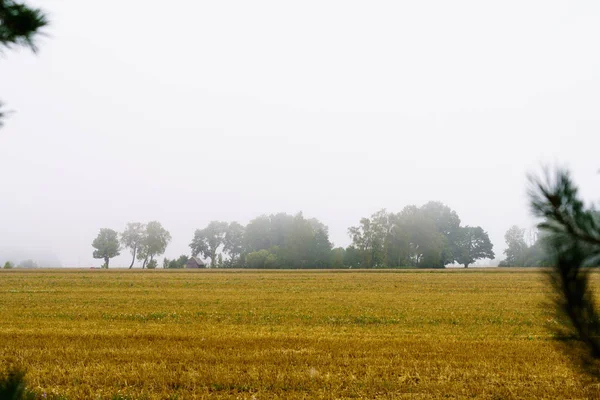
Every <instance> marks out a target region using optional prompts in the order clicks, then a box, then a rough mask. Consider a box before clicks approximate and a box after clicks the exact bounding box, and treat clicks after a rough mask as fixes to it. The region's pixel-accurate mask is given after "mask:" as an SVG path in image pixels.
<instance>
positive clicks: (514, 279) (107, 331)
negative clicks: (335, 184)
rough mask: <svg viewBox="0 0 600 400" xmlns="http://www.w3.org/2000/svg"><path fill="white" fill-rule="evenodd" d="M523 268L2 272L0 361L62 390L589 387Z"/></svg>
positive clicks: (92, 394)
mask: <svg viewBox="0 0 600 400" xmlns="http://www.w3.org/2000/svg"><path fill="white" fill-rule="evenodd" d="M550 296H551V290H550V288H549V286H548V284H547V282H546V280H545V278H544V276H543V274H541V273H540V271H537V270H487V271H485V270H466V271H465V270H459V271H393V272H383V271H372V272H354V271H352V272H350V271H339V272H332V271H261V272H257V271H243V272H240V271H225V272H222V271H210V270H207V271H159V270H154V271H148V270H146V271H140V270H138V271H128V270H109V271H100V270H86V271H64V270H61V271H59V270H29V271H26V270H4V271H1V272H0V361H1V362H2V363H4V364H5V365H6V364H8V363H17V364H20V365H25V366H27V368H28V372H27V380H28V384H29V387H30V388H31V389H33V390H35V391H36V392H37V393H39V394H40V395H43V394H44V393H46V396H48V397H53V396H61V397H60V398H67V399H89V398H108V399H113V398H114V399H126V398H127V399H128V398H132V399H137V398H144V399H145V398H147V399H165V398H179V399H188V398H206V397H211V398H242V399H243V398H256V399H265V398H281V399H287V398H411V399H427V398H482V399H504V398H552V399H556V398H597V397H599V396H600V389H599V387H598V385H597V384H594V383H593V382H590V381H589V380H587V379H586V378H585V376H584V375H582V374H581V373H580V372H578V371H577V370H576V369H575V368H574V367H573V365H572V364H571V363H570V362H569V360H568V359H567V357H566V356H565V355H564V353H563V352H561V351H560V350H559V348H558V347H557V341H556V340H555V339H554V338H553V334H552V333H551V332H552V331H551V329H552V327H553V326H556V324H557V321H556V320H555V317H554V312H553V307H552V306H550V305H549V303H548V302H549V300H550Z"/></svg>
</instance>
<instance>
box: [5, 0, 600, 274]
mask: <svg viewBox="0 0 600 400" xmlns="http://www.w3.org/2000/svg"><path fill="white" fill-rule="evenodd" d="M30 4H35V5H37V6H40V7H42V8H44V9H45V10H46V11H47V12H48V14H49V18H50V21H51V26H50V27H49V28H47V29H46V33H47V37H45V38H42V39H41V40H40V41H39V45H40V51H39V54H38V55H33V54H32V53H31V52H30V51H27V50H20V51H16V52H15V51H8V52H5V54H4V55H3V56H2V57H1V58H0V99H1V100H2V101H3V102H4V103H6V106H7V108H8V109H11V110H15V113H14V114H12V115H11V116H10V118H9V119H7V120H6V121H5V122H6V123H5V127H4V128H2V129H0V176H1V182H2V183H1V189H0V248H1V249H4V251H7V250H6V249H11V251H14V250H15V249H20V250H21V251H25V252H31V253H32V254H33V253H39V252H53V253H55V254H56V255H57V256H58V257H59V258H60V261H61V263H62V264H63V265H64V266H86V267H87V266H90V265H100V263H101V260H94V259H93V258H92V256H91V255H92V247H91V242H92V240H93V239H94V237H95V236H96V234H97V232H98V230H99V229H100V228H103V227H108V228H113V229H116V230H122V229H123V228H124V226H125V224H126V223H127V222H128V221H142V222H146V221H150V220H158V221H160V222H161V223H162V224H163V225H164V226H165V227H166V228H167V229H168V230H170V232H171V234H172V236H173V241H172V243H171V245H170V246H169V247H168V249H167V253H166V255H167V256H168V257H174V256H178V255H179V254H182V253H189V247H188V244H189V242H190V241H191V239H192V237H193V233H194V230H195V229H196V228H202V227H204V226H205V225H206V224H207V223H208V222H209V221H211V220H215V219H216V220H226V221H231V220H237V221H240V222H242V223H247V222H248V221H249V220H250V219H251V218H253V217H255V216H257V215H259V214H263V213H274V212H279V211H284V212H288V213H296V212H298V211H302V212H303V213H304V215H305V216H308V217H316V218H318V219H320V220H321V221H323V222H324V223H325V224H327V225H328V226H329V230H330V236H331V239H332V240H333V241H334V242H335V244H336V245H343V246H346V245H348V244H349V242H350V239H349V237H348V235H347V232H346V231H347V228H348V227H349V226H351V225H354V224H356V223H357V222H358V220H359V219H360V217H363V216H368V215H370V214H372V213H374V212H375V211H377V210H379V209H381V208H387V209H388V210H389V211H394V212H396V211H400V210H401V209H402V208H403V207H404V206H406V205H409V204H417V205H421V204H423V203H425V202H427V201H429V200H439V201H442V202H444V203H445V204H447V205H448V206H450V207H451V208H453V209H455V210H456V211H457V212H458V214H459V216H460V217H461V220H462V222H463V224H469V225H480V226H482V227H483V228H484V229H485V230H487V231H488V232H489V234H490V237H491V239H492V242H493V243H494V245H495V250H496V253H497V254H498V255H501V252H502V250H503V249H504V243H503V242H504V240H503V235H504V232H505V231H506V230H507V229H508V228H509V227H510V226H511V225H512V224H519V225H521V226H523V227H530V226H531V224H532V221H531V219H530V218H529V216H528V210H527V199H526V196H525V192H526V174H527V172H530V171H535V170H536V168H538V167H539V166H540V165H542V164H545V163H552V164H556V163H558V164H561V165H566V166H569V167H570V168H571V169H572V171H573V173H574V176H575V178H576V180H577V182H578V183H579V184H580V185H581V186H582V191H583V193H584V195H585V197H586V199H587V200H588V201H592V200H595V199H598V198H600V175H599V174H598V173H597V171H598V169H599V168H600V157H599V152H600V113H599V111H598V110H600V52H599V51H598V38H600V3H598V2H596V1H548V0H544V1H522V0H520V1H502V2H487V1H452V2H450V1H445V0H441V1H348V0H343V1H329V0H319V1H302V2H288V1H210V2H208V1H192V0H187V1H175V0H171V1H168V2H164V1H160V2H159V1H133V0H127V1H122V0H121V1H114V0H110V1H109V0H106V1H93V2H92V1H81V0H78V1H77V0H38V1H31V2H30ZM124 254H125V255H122V256H120V257H118V258H116V259H115V260H113V262H112V263H111V266H112V265H114V266H119V265H121V266H123V265H128V263H129V256H128V254H127V252H124ZM0 258H1V257H0Z"/></svg>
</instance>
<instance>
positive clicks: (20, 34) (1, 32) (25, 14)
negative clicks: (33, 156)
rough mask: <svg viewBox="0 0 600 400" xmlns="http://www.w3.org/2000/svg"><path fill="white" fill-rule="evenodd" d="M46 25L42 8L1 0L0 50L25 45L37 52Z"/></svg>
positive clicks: (0, 112) (0, 108)
mask: <svg viewBox="0 0 600 400" xmlns="http://www.w3.org/2000/svg"><path fill="white" fill-rule="evenodd" d="M46 25H48V20H47V18H46V15H45V14H44V13H43V12H42V10H40V9H38V8H32V7H29V6H27V5H25V4H24V3H19V2H16V1H14V0H0V50H2V47H6V48H12V47H14V46H25V47H29V48H30V49H31V50H33V51H34V52H36V51H37V46H36V44H35V38H36V36H37V35H38V34H39V33H40V30H41V29H42V28H43V27H45V26H46ZM2 107H3V104H2V103H1V102H0V128H1V127H2V121H3V119H4V117H5V116H6V114H7V112H6V111H3V110H2Z"/></svg>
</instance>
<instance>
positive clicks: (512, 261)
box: [498, 225, 550, 267]
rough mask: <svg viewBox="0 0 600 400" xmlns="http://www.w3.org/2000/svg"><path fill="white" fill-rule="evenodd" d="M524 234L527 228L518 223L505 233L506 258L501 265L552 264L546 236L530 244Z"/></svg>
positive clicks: (532, 265)
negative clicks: (546, 246) (546, 247)
mask: <svg viewBox="0 0 600 400" xmlns="http://www.w3.org/2000/svg"><path fill="white" fill-rule="evenodd" d="M524 234H525V229H522V228H519V227H518V226H516V225H513V226H512V227H510V229H508V231H506V234H505V235H504V239H505V240H506V250H504V254H506V259H505V260H503V261H501V262H500V264H499V265H498V266H499V267H545V266H549V265H550V260H549V258H548V253H547V251H546V249H545V245H544V237H543V236H541V237H539V238H537V239H536V241H535V243H533V244H532V245H531V246H528V245H527V243H526V242H525V239H524Z"/></svg>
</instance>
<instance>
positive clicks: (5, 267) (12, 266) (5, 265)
mask: <svg viewBox="0 0 600 400" xmlns="http://www.w3.org/2000/svg"><path fill="white" fill-rule="evenodd" d="M13 268H14V264H13V263H11V262H10V261H7V262H5V263H4V269H13Z"/></svg>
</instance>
